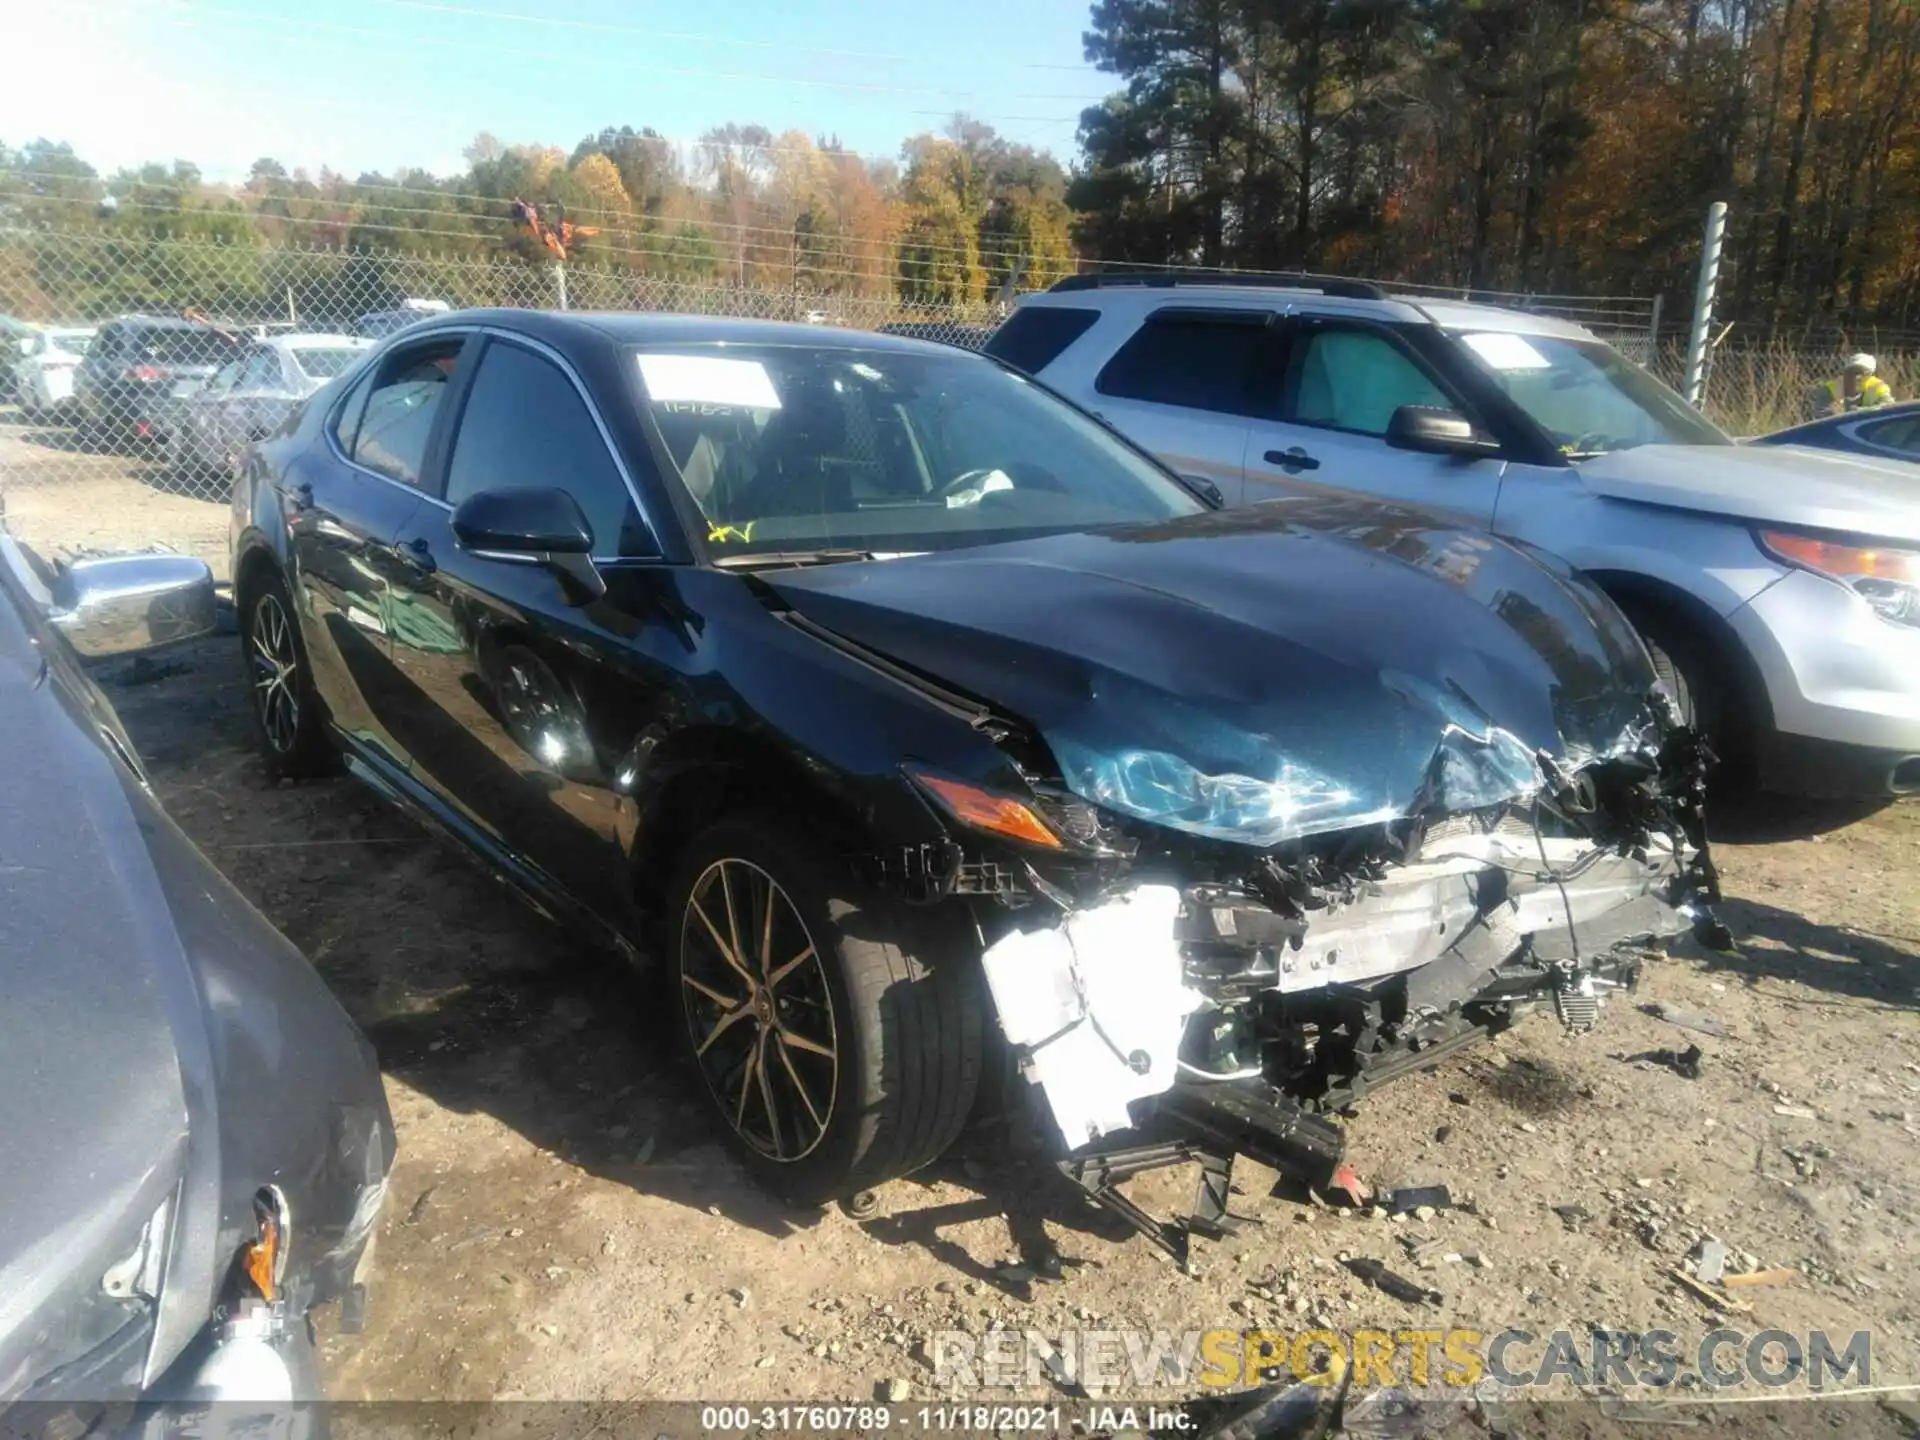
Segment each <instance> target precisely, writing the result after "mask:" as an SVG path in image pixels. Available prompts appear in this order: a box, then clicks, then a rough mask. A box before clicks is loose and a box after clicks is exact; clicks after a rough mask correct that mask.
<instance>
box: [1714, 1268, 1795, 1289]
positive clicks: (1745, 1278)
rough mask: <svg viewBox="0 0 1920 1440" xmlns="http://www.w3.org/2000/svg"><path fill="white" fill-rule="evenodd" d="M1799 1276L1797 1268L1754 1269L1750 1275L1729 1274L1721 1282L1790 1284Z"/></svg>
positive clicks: (1730, 1284)
mask: <svg viewBox="0 0 1920 1440" xmlns="http://www.w3.org/2000/svg"><path fill="white" fill-rule="evenodd" d="M1799 1278H1800V1272H1799V1271H1798V1270H1787V1269H1779V1270H1755V1271H1754V1272H1753V1273H1752V1274H1750V1275H1729V1276H1727V1278H1726V1279H1725V1280H1724V1281H1722V1282H1721V1283H1722V1284H1724V1285H1728V1286H1733V1285H1791V1284H1793V1283H1794V1282H1796V1281H1797V1280H1799Z"/></svg>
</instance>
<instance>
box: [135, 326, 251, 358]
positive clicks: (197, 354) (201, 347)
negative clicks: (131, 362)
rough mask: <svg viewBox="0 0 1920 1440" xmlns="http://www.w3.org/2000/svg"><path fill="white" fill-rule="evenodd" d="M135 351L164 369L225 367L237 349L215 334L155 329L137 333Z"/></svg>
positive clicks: (207, 331) (191, 330) (213, 332)
mask: <svg viewBox="0 0 1920 1440" xmlns="http://www.w3.org/2000/svg"><path fill="white" fill-rule="evenodd" d="M133 350H134V352H135V353H136V354H137V355H139V357H140V358H141V359H142V360H151V361H154V362H155V363H157V364H161V365H221V364H225V363H226V361H227V360H229V359H230V358H232V356H233V353H234V346H233V342H232V341H231V340H228V339H226V338H225V337H224V336H222V335H221V334H220V333H219V332H218V331H214V330H202V329H198V328H193V329H179V330H174V329H164V330H163V329H153V330H145V331H140V332H138V333H137V335H136V336H135V339H134V345H133Z"/></svg>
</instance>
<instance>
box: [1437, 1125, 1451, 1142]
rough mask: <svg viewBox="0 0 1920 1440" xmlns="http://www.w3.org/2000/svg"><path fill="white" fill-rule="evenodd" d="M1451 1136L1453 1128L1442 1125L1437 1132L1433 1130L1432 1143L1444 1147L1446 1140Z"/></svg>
mask: <svg viewBox="0 0 1920 1440" xmlns="http://www.w3.org/2000/svg"><path fill="white" fill-rule="evenodd" d="M1452 1134H1453V1127H1452V1126H1451V1125H1442V1126H1441V1127H1440V1128H1439V1129H1438V1130H1435V1131H1434V1132H1433V1138H1434V1142H1435V1143H1436V1144H1440V1145H1444V1144H1446V1143H1447V1140H1448V1138H1449V1137H1451V1136H1452Z"/></svg>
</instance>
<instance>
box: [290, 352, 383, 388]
mask: <svg viewBox="0 0 1920 1440" xmlns="http://www.w3.org/2000/svg"><path fill="white" fill-rule="evenodd" d="M366 353H367V352H366V351H365V350H364V349H357V348H350V347H348V346H345V345H296V346H294V347H293V359H294V363H295V364H297V365H298V366H299V367H300V368H301V369H302V370H304V371H305V372H306V373H307V374H308V375H310V376H312V377H313V378H314V379H315V380H331V379H333V377H334V376H336V375H343V374H345V373H346V370H347V367H348V366H350V365H351V364H353V362H354V361H356V360H358V359H359V358H360V357H361V356H362V355H364V354H366Z"/></svg>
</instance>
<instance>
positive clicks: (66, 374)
mask: <svg viewBox="0 0 1920 1440" xmlns="http://www.w3.org/2000/svg"><path fill="white" fill-rule="evenodd" d="M96 333H97V332H96V331H95V330H94V329H93V327H91V326H84V327H77V328H68V327H62V326H54V325H50V326H48V327H47V328H46V329H45V330H42V331H41V332H40V333H39V334H38V335H37V336H35V337H34V339H33V341H32V342H31V344H32V348H31V349H29V350H28V351H27V353H26V354H25V355H24V356H23V357H22V358H21V359H20V360H19V362H18V363H17V364H16V365H15V366H14V383H15V387H16V390H17V392H18V396H19V400H20V408H21V409H22V410H23V411H25V412H26V414H27V417H28V418H29V419H34V420H50V419H60V418H63V417H65V416H67V415H68V414H70V413H71V412H72V410H73V407H74V399H73V376H74V372H75V371H76V370H78V369H79V368H80V362H81V361H82V360H83V359H85V358H86V354H87V347H88V346H89V345H91V344H92V343H93V337H94V335H95V334H96Z"/></svg>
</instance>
